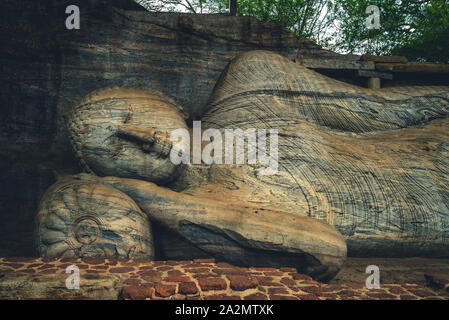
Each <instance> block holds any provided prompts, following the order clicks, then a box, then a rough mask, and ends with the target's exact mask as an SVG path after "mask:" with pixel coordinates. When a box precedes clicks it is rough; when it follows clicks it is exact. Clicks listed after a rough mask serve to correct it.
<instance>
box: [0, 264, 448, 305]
mask: <svg viewBox="0 0 449 320" xmlns="http://www.w3.org/2000/svg"><path fill="white" fill-rule="evenodd" d="M70 265H76V266H77V267H78V268H79V269H80V276H81V277H80V286H81V289H80V290H68V289H66V288H65V280H66V278H67V277H68V276H69V275H68V274H66V268H67V267H68V266H70ZM1 275H2V276H1ZM426 278H427V280H428V282H429V283H439V284H440V285H437V286H435V285H434V286H433V287H435V288H436V289H433V288H429V287H426V286H425V285H423V284H417V283H399V284H381V288H380V289H373V290H369V289H367V288H365V286H364V284H357V283H343V284H324V283H319V282H317V281H314V280H313V279H312V278H310V277H309V276H307V275H303V274H300V273H297V272H296V270H295V269H293V268H280V269H274V268H260V267H259V268H257V267H251V268H242V267H236V266H233V265H230V264H228V263H224V262H218V263H215V261H214V259H197V260H193V261H143V260H142V261H138V260H126V259H101V258H83V259H81V258H80V259H53V258H0V298H1V299H19V298H23V299H125V300H134V299H138V300H143V299H150V300H326V299H329V300H423V299H424V300H428V299H436V300H443V299H444V300H447V299H449V293H445V292H444V291H442V290H439V289H442V288H447V284H448V283H449V282H445V281H446V280H448V278H447V277H443V276H441V275H439V276H438V275H426ZM443 280H444V281H443ZM441 281H443V282H441ZM441 283H443V286H441ZM30 287H31V288H32V290H30Z"/></svg>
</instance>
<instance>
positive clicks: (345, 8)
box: [331, 0, 449, 63]
mask: <svg viewBox="0 0 449 320" xmlns="http://www.w3.org/2000/svg"><path fill="white" fill-rule="evenodd" d="M369 5H377V6H378V7H379V9H380V29H377V30H376V29H371V30H369V29H368V28H366V25H365V19H366V17H367V16H368V14H366V13H365V10H366V8H367V7H368V6H369ZM334 14H335V19H336V20H337V21H339V25H338V28H337V29H336V32H335V39H336V40H335V43H334V44H333V45H332V46H331V48H332V49H334V50H337V51H342V52H349V53H369V54H377V55H392V54H393V55H394V54H396V55H404V56H407V57H408V58H409V59H410V60H418V61H434V62H446V63H447V62H449V52H448V51H449V2H448V1H447V0H428V1H425V0H402V1H401V0H336V6H335V9H334Z"/></svg>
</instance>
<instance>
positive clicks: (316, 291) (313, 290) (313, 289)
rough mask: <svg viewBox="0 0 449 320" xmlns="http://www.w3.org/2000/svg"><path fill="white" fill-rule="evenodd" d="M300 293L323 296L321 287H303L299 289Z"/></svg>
mask: <svg viewBox="0 0 449 320" xmlns="http://www.w3.org/2000/svg"><path fill="white" fill-rule="evenodd" d="M299 289H301V290H302V291H305V292H308V293H312V294H315V295H321V294H323V291H322V290H321V286H305V287H299Z"/></svg>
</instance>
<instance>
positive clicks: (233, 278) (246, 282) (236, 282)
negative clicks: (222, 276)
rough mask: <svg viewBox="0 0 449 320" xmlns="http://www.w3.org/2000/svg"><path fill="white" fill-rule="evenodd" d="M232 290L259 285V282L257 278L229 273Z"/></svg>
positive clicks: (241, 289)
mask: <svg viewBox="0 0 449 320" xmlns="http://www.w3.org/2000/svg"><path fill="white" fill-rule="evenodd" d="M227 277H228V279H229V281H230V284H231V289H232V290H237V291H243V290H246V289H251V288H255V287H257V285H258V284H259V282H258V281H257V279H256V278H253V277H249V276H242V275H227Z"/></svg>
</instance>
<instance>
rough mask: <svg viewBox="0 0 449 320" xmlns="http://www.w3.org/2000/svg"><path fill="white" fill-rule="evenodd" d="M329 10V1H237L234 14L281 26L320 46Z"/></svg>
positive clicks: (325, 29) (328, 22) (325, 38)
mask: <svg viewBox="0 0 449 320" xmlns="http://www.w3.org/2000/svg"><path fill="white" fill-rule="evenodd" d="M330 8H332V2H331V1H329V0H239V1H238V7H237V12H238V14H239V15H250V16H253V17H256V18H258V19H260V20H262V21H277V22H281V23H282V24H283V25H284V26H286V27H287V28H288V29H290V30H291V31H292V32H294V33H295V34H297V35H298V36H301V37H304V38H309V39H311V40H315V41H316V42H318V43H321V42H324V41H326V40H328V39H327V33H326V31H327V29H328V27H329V25H330V23H331V22H330V21H329V13H330V10H329V9H330Z"/></svg>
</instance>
